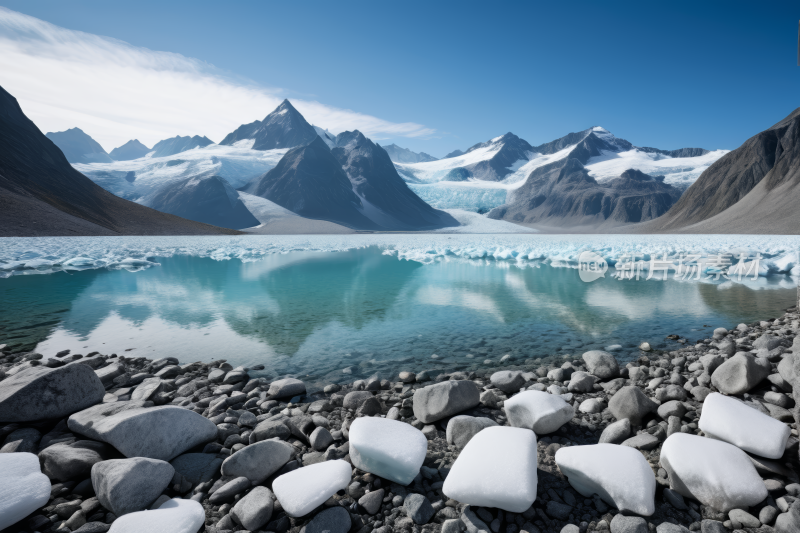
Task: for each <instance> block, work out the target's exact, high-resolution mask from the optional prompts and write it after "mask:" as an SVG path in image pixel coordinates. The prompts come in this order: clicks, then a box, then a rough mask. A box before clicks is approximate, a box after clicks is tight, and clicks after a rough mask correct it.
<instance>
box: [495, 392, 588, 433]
mask: <svg viewBox="0 0 800 533" xmlns="http://www.w3.org/2000/svg"><path fill="white" fill-rule="evenodd" d="M503 408H504V409H505V411H506V416H508V423H509V424H511V425H512V426H513V427H518V428H526V429H532V430H533V431H535V432H536V434H537V435H546V434H548V433H553V432H554V431H557V430H558V428H560V427H561V426H563V425H564V424H566V423H567V422H569V421H570V420H572V417H573V416H575V409H574V408H573V407H572V406H571V405H570V404H568V403H567V402H565V401H564V399H563V398H561V397H560V396H555V395H553V394H548V393H546V392H541V391H536V390H530V391H525V392H520V393H519V394H517V395H515V396H513V397H512V398H510V399H508V400H506V401H505V404H504V405H503Z"/></svg>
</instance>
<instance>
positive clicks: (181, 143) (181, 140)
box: [153, 135, 214, 157]
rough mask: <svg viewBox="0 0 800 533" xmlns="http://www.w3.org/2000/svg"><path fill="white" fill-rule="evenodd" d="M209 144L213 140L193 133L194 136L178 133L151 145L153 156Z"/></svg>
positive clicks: (162, 155) (170, 153)
mask: <svg viewBox="0 0 800 533" xmlns="http://www.w3.org/2000/svg"><path fill="white" fill-rule="evenodd" d="M211 144H214V142H213V141H212V140H211V139H209V138H208V137H200V136H199V135H195V136H194V137H189V136H188V135H187V136H186V137H181V136H180V135H178V136H176V137H172V138H170V139H164V140H163V141H158V142H157V143H156V144H155V146H153V157H167V156H170V155H175V154H180V153H181V152H186V151H188V150H193V149H195V148H205V147H206V146H209V145H211Z"/></svg>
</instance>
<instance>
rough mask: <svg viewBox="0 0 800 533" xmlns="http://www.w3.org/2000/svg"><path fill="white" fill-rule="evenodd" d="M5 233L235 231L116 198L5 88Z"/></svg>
mask: <svg viewBox="0 0 800 533" xmlns="http://www.w3.org/2000/svg"><path fill="white" fill-rule="evenodd" d="M0 146H2V147H3V149H2V150H0V235H2V236H44V235H118V234H122V235H184V234H186V235H189V234H192V235H199V234H219V233H235V232H232V231H231V230H226V229H222V228H217V227H214V226H209V225H206V224H200V223H197V222H193V221H189V220H185V219H182V218H179V217H176V216H173V215H168V214H165V213H160V212H158V211H156V210H154V209H150V208H147V207H144V206H141V205H138V204H135V203H133V202H129V201H127V200H123V199H122V198H119V197H117V196H114V195H113V194H111V193H110V192H108V191H106V190H105V189H103V188H101V187H100V186H98V185H95V184H94V183H93V182H92V181H91V180H90V179H89V178H87V177H86V176H84V175H83V174H81V173H80V172H78V171H77V170H75V169H74V168H73V167H72V166H71V165H70V164H69V162H68V161H67V158H66V157H65V156H64V154H63V152H62V151H61V150H60V149H59V148H58V146H56V145H55V144H54V143H53V142H52V141H51V140H50V139H48V138H47V137H45V135H43V134H42V132H41V131H39V129H38V128H37V127H36V125H34V123H33V122H31V121H30V120H29V119H28V117H26V116H25V114H24V113H23V112H22V109H21V108H20V106H19V104H18V103H17V100H16V99H15V98H14V97H13V96H11V95H10V94H9V93H8V92H6V91H5V90H4V89H2V88H1V87H0Z"/></svg>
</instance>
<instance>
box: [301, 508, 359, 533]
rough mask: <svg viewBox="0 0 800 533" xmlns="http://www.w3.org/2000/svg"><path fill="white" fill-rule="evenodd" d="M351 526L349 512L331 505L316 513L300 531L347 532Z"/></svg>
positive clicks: (303, 532)
mask: <svg viewBox="0 0 800 533" xmlns="http://www.w3.org/2000/svg"><path fill="white" fill-rule="evenodd" d="M351 526H352V520H351V519H350V513H348V512H347V510H346V509H345V508H344V507H333V508H331V509H325V510H324V511H322V512H321V513H319V514H317V516H315V517H314V518H312V519H311V521H310V522H309V523H308V524H306V525H305V526H303V528H302V529H301V530H300V533H347V532H348V531H350V527H351Z"/></svg>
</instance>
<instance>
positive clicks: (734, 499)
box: [661, 433, 767, 513]
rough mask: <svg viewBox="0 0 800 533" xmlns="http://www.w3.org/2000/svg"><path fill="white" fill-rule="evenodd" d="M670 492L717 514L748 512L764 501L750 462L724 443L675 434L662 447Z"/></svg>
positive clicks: (763, 492) (757, 478)
mask: <svg viewBox="0 0 800 533" xmlns="http://www.w3.org/2000/svg"><path fill="white" fill-rule="evenodd" d="M661 466H663V467H664V469H665V470H666V471H667V473H668V474H669V483H670V488H671V489H672V490H674V491H676V492H678V493H680V494H681V495H683V496H686V497H687V498H694V499H695V500H697V501H699V502H700V503H702V504H704V505H709V506H711V507H713V508H714V509H716V510H717V511H722V512H725V513H727V512H728V511H730V510H731V509H737V508H747V507H750V506H753V505H755V504H757V503H759V502H761V501H762V500H763V499H764V498H766V497H767V487H766V486H765V485H764V482H763V481H762V480H761V476H759V475H758V473H757V472H756V468H755V467H754V466H753V463H752V462H751V461H750V458H749V457H748V456H747V454H746V453H744V452H743V451H742V450H740V449H739V448H737V447H736V446H734V445H732V444H728V443H727V442H722V441H719V440H714V439H707V438H705V437H698V436H697V435H688V434H686V433H675V434H673V435H670V436H669V437H668V438H667V440H666V441H664V444H663V446H662V447H661Z"/></svg>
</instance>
